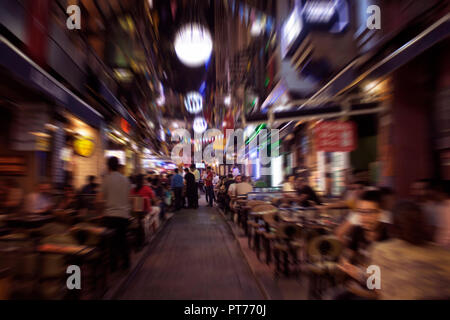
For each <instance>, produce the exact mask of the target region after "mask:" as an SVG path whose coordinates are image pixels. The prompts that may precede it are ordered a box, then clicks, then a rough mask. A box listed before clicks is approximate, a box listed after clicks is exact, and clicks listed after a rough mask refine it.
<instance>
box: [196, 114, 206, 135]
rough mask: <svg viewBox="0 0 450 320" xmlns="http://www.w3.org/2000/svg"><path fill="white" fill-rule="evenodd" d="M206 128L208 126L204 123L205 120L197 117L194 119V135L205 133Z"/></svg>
mask: <svg viewBox="0 0 450 320" xmlns="http://www.w3.org/2000/svg"><path fill="white" fill-rule="evenodd" d="M207 127H208V124H207V123H206V120H205V118H203V117H197V118H195V119H194V131H195V132H196V133H203V132H205V130H206V128H207Z"/></svg>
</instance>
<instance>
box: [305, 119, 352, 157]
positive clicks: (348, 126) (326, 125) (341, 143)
mask: <svg viewBox="0 0 450 320" xmlns="http://www.w3.org/2000/svg"><path fill="white" fill-rule="evenodd" d="M314 137H315V142H316V148H317V151H325V152H350V151H353V150H355V149H356V125H355V123H354V122H351V121H346V122H340V121H324V122H321V123H319V124H318V125H317V127H316V128H315V129H314Z"/></svg>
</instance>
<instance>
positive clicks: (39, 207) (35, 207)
mask: <svg viewBox="0 0 450 320" xmlns="http://www.w3.org/2000/svg"><path fill="white" fill-rule="evenodd" d="M53 207H54V204H53V201H52V196H51V186H50V184H49V183H46V182H41V183H39V184H37V185H36V186H35V189H34V192H32V193H30V194H29V195H28V196H27V197H26V199H25V212H26V213H31V214H46V213H49V212H50V211H51V210H52V209H53Z"/></svg>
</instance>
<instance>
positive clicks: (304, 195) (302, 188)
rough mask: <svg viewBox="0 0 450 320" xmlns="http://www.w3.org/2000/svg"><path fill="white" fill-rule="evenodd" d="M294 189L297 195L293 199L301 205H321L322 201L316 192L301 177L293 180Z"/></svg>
mask: <svg viewBox="0 0 450 320" xmlns="http://www.w3.org/2000/svg"><path fill="white" fill-rule="evenodd" d="M295 190H296V191H297V196H296V197H295V201H296V202H297V203H298V204H299V205H300V206H302V207H310V206H311V204H314V205H321V204H322V202H321V201H320V199H319V196H318V195H317V194H316V192H315V191H314V190H313V189H312V188H311V187H310V186H309V185H307V184H306V181H305V179H304V178H302V177H298V178H297V179H296V180H295Z"/></svg>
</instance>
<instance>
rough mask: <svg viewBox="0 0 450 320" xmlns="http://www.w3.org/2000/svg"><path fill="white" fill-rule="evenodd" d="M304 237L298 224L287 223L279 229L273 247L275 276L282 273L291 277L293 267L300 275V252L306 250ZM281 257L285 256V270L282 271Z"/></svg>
mask: <svg viewBox="0 0 450 320" xmlns="http://www.w3.org/2000/svg"><path fill="white" fill-rule="evenodd" d="M302 235H303V227H302V226H300V225H298V224H291V223H285V224H281V225H280V226H279V227H278V229H277V232H276V240H275V243H274V245H273V255H274V258H275V276H278V275H279V274H280V273H283V274H284V275H285V276H289V275H290V271H291V266H292V267H293V268H294V270H295V273H296V275H299V273H300V259H299V251H300V250H302V249H303V248H304V245H303V239H302ZM281 256H283V269H281V260H282V259H281Z"/></svg>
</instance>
